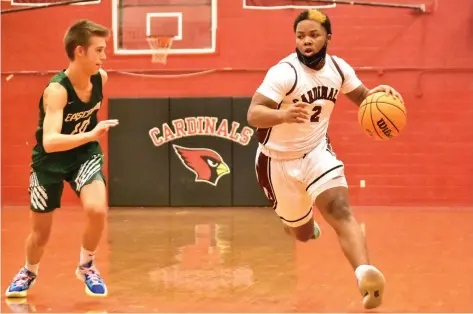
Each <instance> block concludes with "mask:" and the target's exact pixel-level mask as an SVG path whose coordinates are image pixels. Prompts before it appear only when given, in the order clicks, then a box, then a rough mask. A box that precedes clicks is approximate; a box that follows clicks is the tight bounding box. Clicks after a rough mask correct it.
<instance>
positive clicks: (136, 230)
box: [1, 207, 473, 313]
mask: <svg viewBox="0 0 473 314" xmlns="http://www.w3.org/2000/svg"><path fill="white" fill-rule="evenodd" d="M355 210H356V215H357V217H358V219H359V220H360V221H362V222H363V223H364V224H365V226H366V235H367V238H368V245H369V249H370V256H371V259H372V261H373V263H374V264H375V265H377V266H378V267H379V268H380V269H381V270H383V271H384V274H385V276H386V278H387V287H386V297H385V303H384V305H383V306H382V307H381V308H380V309H379V312H448V313H451V312H473V302H472V300H473V245H472V243H473V208H440V209H437V208H355ZM1 218H2V249H1V254H2V256H1V257H2V263H1V267H2V269H1V276H2V277H1V289H2V290H1V292H2V305H1V312H2V313H5V312H7V313H8V312H28V311H30V312H37V313H44V312H47V313H58V312H61V313H87V312H89V313H90V312H95V313H97V312H109V313H111V312H122V313H123V312H128V313H137V312H138V313H139V312H141V313H143V312H144V313H147V312H214V313H217V312H219V313H222V312H233V313H235V312H266V313H270V312H271V313H281V312H361V311H363V309H362V307H361V296H360V295H359V293H358V291H357V288H356V282H355V279H354V275H353V271H352V270H351V269H350V267H349V265H348V263H347V262H346V261H345V259H344V257H343V254H342V253H341V251H340V249H339V246H338V242H337V238H336V236H335V234H334V232H333V231H332V230H331V229H330V228H329V227H328V226H327V224H326V223H325V222H324V221H321V218H320V215H319V214H317V216H316V219H318V221H319V222H320V224H321V227H322V228H323V230H322V237H321V238H320V239H318V240H317V241H311V242H309V243H306V244H301V243H297V244H296V243H294V242H293V241H292V240H291V239H290V238H289V237H288V236H287V235H286V234H285V233H284V232H283V229H282V226H281V223H280V222H279V220H278V218H277V217H276V216H275V215H274V213H273V212H272V210H271V209H265V208H166V209H140V208H126V209H111V211H110V215H109V224H108V227H107V228H108V230H107V231H106V236H105V237H104V239H103V241H102V244H101V247H100V250H99V252H98V256H97V264H98V266H99V269H100V270H101V272H102V274H103V276H104V278H105V280H106V283H107V284H108V288H109V292H110V295H109V297H108V298H106V299H94V298H90V297H87V296H86V295H85V293H84V286H83V284H82V283H81V282H79V281H78V280H77V279H75V277H74V270H75V267H76V265H77V262H78V258H79V247H80V241H81V235H82V228H83V224H84V216H83V214H82V212H81V210H80V209H79V208H63V209H60V210H59V211H58V212H57V213H56V215H55V217H54V226H53V232H52V237H51V241H50V243H49V245H48V247H47V249H46V252H45V255H44V259H43V261H42V263H41V266H40V269H39V277H38V281H37V282H36V284H35V286H34V287H33V288H32V290H31V292H30V296H29V297H28V299H27V301H24V300H22V301H19V302H16V303H11V302H8V303H10V304H8V303H7V302H6V300H5V298H4V297H3V294H4V291H5V289H6V288H7V286H8V284H9V282H10V280H11V279H12V276H13V275H14V274H15V273H16V272H17V271H18V270H19V268H20V267H21V266H22V265H23V263H24V253H23V247H24V239H25V237H26V235H27V234H28V231H29V221H28V218H29V211H28V209H27V208H24V207H4V208H3V209H2V217H1ZM22 302H24V303H22Z"/></svg>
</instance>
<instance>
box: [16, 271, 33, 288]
mask: <svg viewBox="0 0 473 314" xmlns="http://www.w3.org/2000/svg"><path fill="white" fill-rule="evenodd" d="M29 279H30V277H29V276H28V275H27V274H25V273H19V274H18V275H16V276H15V279H14V280H13V285H14V286H16V287H21V286H23V285H25V284H26V283H27V282H28V280H29Z"/></svg>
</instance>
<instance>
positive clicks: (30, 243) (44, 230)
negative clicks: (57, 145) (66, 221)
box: [5, 172, 64, 298]
mask: <svg viewBox="0 0 473 314" xmlns="http://www.w3.org/2000/svg"><path fill="white" fill-rule="evenodd" d="M54 181H56V182H54ZM57 181H59V182H57ZM63 187H64V185H63V183H62V181H60V180H55V179H54V178H53V179H52V178H51V177H50V176H48V175H47V174H45V173H38V172H32V173H31V175H30V185H29V193H30V208H31V210H32V212H31V232H30V234H29V235H28V237H27V238H26V243H25V251H26V258H25V266H24V267H23V268H22V269H21V270H20V271H19V272H18V273H17V275H16V276H15V277H14V278H13V281H12V283H11V285H10V286H9V287H8V289H7V291H6V292H5V296H6V297H8V298H24V297H26V296H27V294H28V290H29V289H30V288H31V286H32V285H33V284H34V282H35V281H36V277H37V275H38V269H39V263H40V261H41V257H42V256H43V253H44V249H45V247H46V244H47V243H48V241H49V236H50V234H51V227H52V221H53V211H54V210H55V209H56V208H59V207H60V206H61V196H62V191H63Z"/></svg>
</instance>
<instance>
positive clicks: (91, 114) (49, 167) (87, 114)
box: [32, 70, 103, 174]
mask: <svg viewBox="0 0 473 314" xmlns="http://www.w3.org/2000/svg"><path fill="white" fill-rule="evenodd" d="M90 81H91V83H92V92H91V96H90V100H89V101H88V102H87V103H84V102H82V101H81V100H80V99H79V97H78V96H77V94H76V92H75V90H74V87H73V86H72V83H71V81H70V80H69V78H68V77H67V76H66V73H65V71H64V70H63V71H61V72H59V73H58V74H56V75H55V76H54V77H53V78H52V79H51V80H50V81H49V84H51V83H59V84H61V85H62V86H63V87H64V88H65V89H66V90H67V104H66V106H65V107H64V111H63V119H62V128H61V134H78V133H83V132H88V131H91V130H93V129H94V128H95V126H96V125H97V112H98V110H99V108H100V105H101V103H102V99H103V95H102V76H101V75H100V72H98V73H97V74H95V75H93V76H91V79H90ZM49 84H48V85H49ZM44 117H45V111H44V107H43V96H41V99H40V101H39V123H38V128H37V130H36V145H35V147H34V148H33V154H32V167H33V169H35V170H43V171H48V172H55V173H58V174H67V173H69V172H70V171H73V170H74V168H76V167H77V165H80V164H81V163H82V162H84V161H85V160H87V159H88V158H90V156H92V155H95V154H102V151H101V148H100V145H99V143H98V142H97V141H93V142H89V143H86V144H84V145H81V146H78V147H76V148H73V149H71V150H67V151H61V152H53V153H47V152H46V151H45V150H44V147H43V122H44Z"/></svg>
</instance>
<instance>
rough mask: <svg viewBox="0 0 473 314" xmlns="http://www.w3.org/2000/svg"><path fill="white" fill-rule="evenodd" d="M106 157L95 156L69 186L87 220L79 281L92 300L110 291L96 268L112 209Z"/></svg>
mask: <svg viewBox="0 0 473 314" xmlns="http://www.w3.org/2000/svg"><path fill="white" fill-rule="evenodd" d="M102 164H103V162H102V156H101V155H94V156H92V157H91V158H90V159H89V160H87V161H86V162H85V163H83V164H82V165H81V167H80V168H79V170H78V171H77V172H76V173H75V174H74V176H73V180H71V181H70V182H69V183H70V184H71V187H72V188H73V189H74V191H75V192H76V194H77V195H78V196H79V197H80V200H81V203H82V206H83V208H84V211H85V213H86V216H87V225H86V228H85V231H84V234H83V237H82V247H81V251H80V258H79V266H78V267H77V269H76V276H77V278H78V279H80V280H82V281H84V283H85V292H86V293H87V294H88V295H90V296H100V297H101V296H107V294H108V292H107V287H106V285H105V283H104V281H103V279H102V277H101V275H100V272H99V271H98V269H97V267H96V266H95V263H94V261H95V253H96V251H97V248H98V245H99V242H100V240H101V238H102V234H103V230H104V227H105V223H106V219H107V212H108V205H107V191H106V186H105V178H104V175H103V173H102V169H101V168H102Z"/></svg>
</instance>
